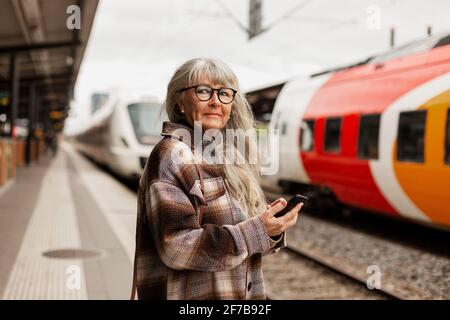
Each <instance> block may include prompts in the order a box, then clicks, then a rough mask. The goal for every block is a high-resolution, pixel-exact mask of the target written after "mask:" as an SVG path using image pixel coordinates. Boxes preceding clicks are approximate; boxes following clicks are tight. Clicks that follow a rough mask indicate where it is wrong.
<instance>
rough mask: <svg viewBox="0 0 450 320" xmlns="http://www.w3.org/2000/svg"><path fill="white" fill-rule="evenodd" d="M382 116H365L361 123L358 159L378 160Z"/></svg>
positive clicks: (362, 117)
mask: <svg viewBox="0 0 450 320" xmlns="http://www.w3.org/2000/svg"><path fill="white" fill-rule="evenodd" d="M379 129H380V115H379V114H371V115H363V116H361V119H360V121H359V140H358V157H359V158H362V159H378V132H379Z"/></svg>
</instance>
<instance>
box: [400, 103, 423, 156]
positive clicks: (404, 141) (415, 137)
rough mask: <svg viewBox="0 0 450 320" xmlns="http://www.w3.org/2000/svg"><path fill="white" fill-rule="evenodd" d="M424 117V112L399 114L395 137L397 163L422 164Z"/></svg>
mask: <svg viewBox="0 0 450 320" xmlns="http://www.w3.org/2000/svg"><path fill="white" fill-rule="evenodd" d="M426 116H427V112H426V110H421V111H408V112H401V113H400V119H399V125H398V135H397V136H398V146H397V159H398V160H399V161H412V162H423V159H424V156H423V154H424V139H425V120H426Z"/></svg>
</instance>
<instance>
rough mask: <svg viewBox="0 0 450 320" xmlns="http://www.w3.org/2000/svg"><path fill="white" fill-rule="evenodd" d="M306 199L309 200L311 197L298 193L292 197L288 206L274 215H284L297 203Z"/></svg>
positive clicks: (277, 216)
mask: <svg viewBox="0 0 450 320" xmlns="http://www.w3.org/2000/svg"><path fill="white" fill-rule="evenodd" d="M306 200H309V198H308V197H306V196H303V195H301V194H296V195H295V196H293V197H292V198H291V199H289V201H288V203H287V205H286V207H284V209H283V210H281V211H280V212H277V213H276V214H275V215H274V217H276V218H279V217H282V216H284V215H285V214H286V213H288V212H289V211H291V210H292V209H293V208H294V207H295V206H296V205H297V204H299V203H300V202H305V201H306Z"/></svg>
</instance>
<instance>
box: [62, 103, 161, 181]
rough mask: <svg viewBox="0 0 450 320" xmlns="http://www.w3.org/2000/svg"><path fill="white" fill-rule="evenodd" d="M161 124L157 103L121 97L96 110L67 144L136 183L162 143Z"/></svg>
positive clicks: (159, 106)
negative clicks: (151, 155) (154, 150)
mask: <svg viewBox="0 0 450 320" xmlns="http://www.w3.org/2000/svg"><path fill="white" fill-rule="evenodd" d="M163 121H164V116H163V115H161V103H160V102H157V101H156V100H155V99H148V98H141V97H138V96H124V97H120V98H115V99H113V100H112V101H110V102H108V103H107V104H106V105H105V106H103V107H102V108H101V109H100V110H98V111H97V112H96V113H95V114H94V115H93V116H92V118H91V120H89V122H88V123H87V124H86V126H85V127H84V128H83V129H82V130H81V131H80V132H78V133H77V134H75V135H73V136H72V137H70V138H71V139H70V140H72V141H73V143H74V145H75V147H76V149H77V150H78V151H80V152H81V153H83V154H85V155H87V156H89V157H90V158H92V159H93V160H95V161H96V162H98V163H100V164H102V165H105V166H107V167H108V168H109V169H110V170H111V171H113V172H114V173H116V174H117V175H119V176H121V177H123V178H127V179H133V180H136V179H139V178H140V176H141V174H142V171H143V169H144V166H145V164H146V162H147V158H148V156H149V155H150V152H151V151H152V149H153V146H154V145H155V144H156V143H157V142H158V141H159V140H160V139H161V135H160V133H161V128H162V122H163Z"/></svg>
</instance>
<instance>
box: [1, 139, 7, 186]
mask: <svg viewBox="0 0 450 320" xmlns="http://www.w3.org/2000/svg"><path fill="white" fill-rule="evenodd" d="M5 183H6V147H5V142H4V141H3V139H0V187H1V186H3V185H4V184H5Z"/></svg>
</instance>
